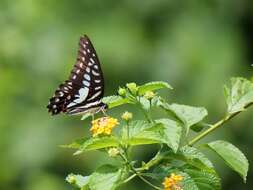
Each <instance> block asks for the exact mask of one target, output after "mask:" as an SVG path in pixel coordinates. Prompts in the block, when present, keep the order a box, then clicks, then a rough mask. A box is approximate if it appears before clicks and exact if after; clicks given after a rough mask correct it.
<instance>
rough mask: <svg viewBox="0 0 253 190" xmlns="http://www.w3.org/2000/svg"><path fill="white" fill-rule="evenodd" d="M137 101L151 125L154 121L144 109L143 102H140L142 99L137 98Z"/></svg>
mask: <svg viewBox="0 0 253 190" xmlns="http://www.w3.org/2000/svg"><path fill="white" fill-rule="evenodd" d="M136 101H137V103H138V105H139V107H140V109H141V111H142V112H143V114H144V115H145V117H146V119H147V121H148V122H149V123H153V120H152V119H151V117H150V115H149V113H148V112H147V111H146V110H145V109H144V108H143V107H142V105H141V102H140V97H136Z"/></svg>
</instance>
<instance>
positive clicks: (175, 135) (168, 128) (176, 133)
mask: <svg viewBox="0 0 253 190" xmlns="http://www.w3.org/2000/svg"><path fill="white" fill-rule="evenodd" d="M156 122H157V123H162V124H163V127H164V130H163V131H164V134H163V136H162V137H163V139H164V142H165V143H166V144H167V145H168V146H169V147H170V148H171V149H172V150H173V151H174V152H176V151H177V149H178V148H179V144H180V138H181V134H182V127H181V125H180V124H179V123H178V122H176V121H173V120H170V119H158V120H156Z"/></svg>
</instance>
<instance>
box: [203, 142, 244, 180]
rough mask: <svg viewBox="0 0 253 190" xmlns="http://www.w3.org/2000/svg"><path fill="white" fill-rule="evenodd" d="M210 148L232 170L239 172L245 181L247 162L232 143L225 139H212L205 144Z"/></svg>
mask: <svg viewBox="0 0 253 190" xmlns="http://www.w3.org/2000/svg"><path fill="white" fill-rule="evenodd" d="M207 147H209V148H210V149H211V150H213V151H214V152H216V153H217V154H218V155H219V156H220V157H221V158H222V159H223V160H224V161H225V163H226V164H227V165H228V166H229V167H230V168H231V169H233V170H234V171H236V172H237V173H239V174H240V175H241V176H242V178H243V180H244V182H246V177H247V172H248V169H249V163H248V160H247V158H246V157H245V156H244V154H243V153H242V152H241V151H240V150H239V149H238V148H237V147H235V146H234V145H232V144H231V143H229V142H226V141H221V140H218V141H214V142H211V143H208V144H207Z"/></svg>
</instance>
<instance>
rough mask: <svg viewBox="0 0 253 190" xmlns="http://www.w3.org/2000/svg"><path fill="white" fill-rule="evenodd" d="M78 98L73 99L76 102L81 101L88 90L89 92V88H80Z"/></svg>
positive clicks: (85, 96)
mask: <svg viewBox="0 0 253 190" xmlns="http://www.w3.org/2000/svg"><path fill="white" fill-rule="evenodd" d="M78 92H79V98H78V99H76V100H75V102H76V103H78V104H79V103H81V102H83V101H84V100H85V99H86V98H87V96H88V92H89V88H86V87H85V88H81V89H80V90H79V91H78Z"/></svg>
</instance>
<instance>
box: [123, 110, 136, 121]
mask: <svg viewBox="0 0 253 190" xmlns="http://www.w3.org/2000/svg"><path fill="white" fill-rule="evenodd" d="M121 118H122V119H124V120H126V121H129V120H130V119H132V118H133V114H132V113H130V112H128V111H126V112H124V113H123V114H122V115H121Z"/></svg>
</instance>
